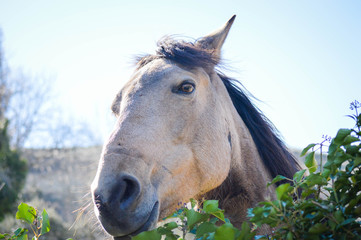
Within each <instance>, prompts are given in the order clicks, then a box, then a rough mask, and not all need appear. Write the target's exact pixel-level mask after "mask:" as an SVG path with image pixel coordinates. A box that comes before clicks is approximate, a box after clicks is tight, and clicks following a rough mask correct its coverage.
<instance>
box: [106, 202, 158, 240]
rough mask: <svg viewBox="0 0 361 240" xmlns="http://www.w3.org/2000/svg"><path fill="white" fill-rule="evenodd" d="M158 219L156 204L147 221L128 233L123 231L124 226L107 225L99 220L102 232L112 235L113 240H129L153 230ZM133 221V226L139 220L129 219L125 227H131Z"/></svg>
mask: <svg viewBox="0 0 361 240" xmlns="http://www.w3.org/2000/svg"><path fill="white" fill-rule="evenodd" d="M158 218H159V202H156V203H155V204H154V206H153V209H152V211H151V212H150V214H149V215H148V218H147V220H146V221H142V222H141V223H140V224H139V227H138V228H137V229H136V230H135V231H132V232H129V233H128V232H126V231H127V229H124V226H122V225H123V224H121V223H118V224H117V225H114V224H111V225H109V224H107V223H106V222H105V221H102V220H101V218H99V220H100V222H101V224H102V226H103V228H104V230H105V231H106V232H107V233H108V234H110V235H112V236H113V238H114V239H115V240H128V239H129V240H130V239H131V237H134V236H136V235H138V234H139V233H141V232H144V231H148V230H151V229H154V228H155V227H156V225H157V223H158ZM123 221H124V220H123ZM133 221H134V224H137V223H139V220H138V221H137V219H130V218H129V219H127V225H132V224H133ZM133 226H134V225H133Z"/></svg>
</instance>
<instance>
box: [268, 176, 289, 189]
mask: <svg viewBox="0 0 361 240" xmlns="http://www.w3.org/2000/svg"><path fill="white" fill-rule="evenodd" d="M284 179H286V177H284V176H282V175H277V176H276V177H275V178H274V179H273V180H272V181H271V182H269V183H267V187H268V186H270V185H272V184H275V183H277V182H279V181H282V180H284Z"/></svg>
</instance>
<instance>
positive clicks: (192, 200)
mask: <svg viewBox="0 0 361 240" xmlns="http://www.w3.org/2000/svg"><path fill="white" fill-rule="evenodd" d="M190 202H191V207H192V208H195V206H197V204H198V202H197V200H194V199H193V198H191V199H190Z"/></svg>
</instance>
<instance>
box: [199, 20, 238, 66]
mask: <svg viewBox="0 0 361 240" xmlns="http://www.w3.org/2000/svg"><path fill="white" fill-rule="evenodd" d="M235 18H236V15H233V17H231V19H229V20H228V22H227V23H226V24H225V25H224V26H223V27H222V28H220V29H218V30H217V31H215V32H213V33H211V34H209V35H207V36H205V37H203V38H201V39H199V40H198V41H197V43H196V45H198V46H201V47H202V48H205V49H209V50H211V51H213V54H214V57H215V59H217V61H218V60H219V59H220V58H221V48H222V45H223V43H224V41H225V40H226V37H227V35H228V32H229V30H230V29H231V26H232V24H233V22H234V19H235Z"/></svg>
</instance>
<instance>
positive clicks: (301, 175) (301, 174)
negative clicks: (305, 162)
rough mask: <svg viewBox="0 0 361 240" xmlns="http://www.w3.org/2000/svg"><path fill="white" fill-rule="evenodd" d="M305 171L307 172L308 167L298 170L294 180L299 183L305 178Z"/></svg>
mask: <svg viewBox="0 0 361 240" xmlns="http://www.w3.org/2000/svg"><path fill="white" fill-rule="evenodd" d="M305 172H306V169H303V170H301V171H298V172H296V173H295V174H294V175H293V180H294V181H295V182H296V183H298V182H300V181H301V179H302V178H303V176H304V175H305Z"/></svg>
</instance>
